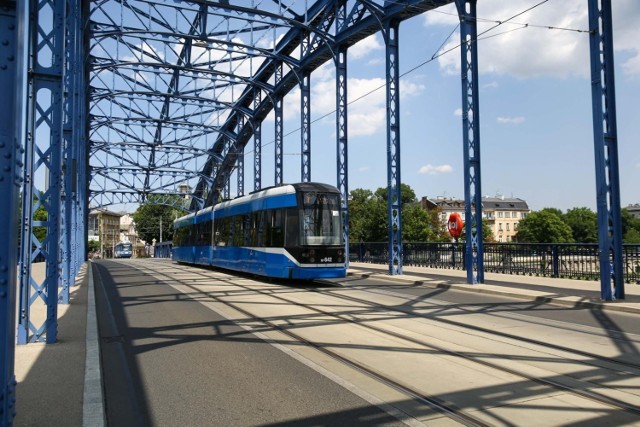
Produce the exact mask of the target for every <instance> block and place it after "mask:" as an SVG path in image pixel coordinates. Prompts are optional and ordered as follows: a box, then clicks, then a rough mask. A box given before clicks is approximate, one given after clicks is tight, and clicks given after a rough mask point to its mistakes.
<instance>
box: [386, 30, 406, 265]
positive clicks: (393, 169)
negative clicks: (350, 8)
mask: <svg viewBox="0 0 640 427" xmlns="http://www.w3.org/2000/svg"><path fill="white" fill-rule="evenodd" d="M399 29H400V23H399V22H398V21H396V20H387V21H385V23H384V37H385V47H386V49H385V53H386V80H387V214H388V236H389V240H388V251H389V274H391V275H397V274H402V194H401V184H402V180H401V178H400V171H401V167H400V71H399V69H400V58H399V52H400V48H399V46H400V42H399Z"/></svg>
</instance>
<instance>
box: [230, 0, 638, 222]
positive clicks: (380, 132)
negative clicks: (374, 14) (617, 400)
mask: <svg viewBox="0 0 640 427" xmlns="http://www.w3.org/2000/svg"><path fill="white" fill-rule="evenodd" d="M538 3H541V1H540V0H511V1H509V2H505V1H500V0H479V1H478V6H477V14H478V18H480V21H481V22H480V23H479V32H483V31H484V30H486V29H489V28H491V27H495V28H493V29H492V30H490V31H489V32H487V33H486V34H484V35H483V36H482V37H481V40H480V41H479V44H478V54H479V59H478V65H479V72H480V74H479V79H478V80H479V81H478V84H479V94H480V105H479V110H480V114H479V123H480V153H481V176H482V189H481V192H482V195H483V196H496V195H503V196H505V197H516V198H520V199H523V200H525V201H526V202H527V203H528V205H529V208H530V209H532V210H540V209H542V208H545V207H555V208H559V209H561V210H563V211H566V210H567V209H571V208H574V207H583V206H584V207H588V208H590V209H593V210H595V208H596V182H595V161H594V142H593V130H592V108H591V84H590V71H589V36H588V33H587V32H585V30H587V29H588V11H587V4H588V2H587V0H548V1H546V2H542V4H541V5H539V6H537V7H535V8H533V9H532V10H530V11H529V12H527V13H524V14H522V15H519V16H517V18H514V19H513V20H512V21H509V22H508V23H503V24H502V25H498V26H496V23H497V21H501V22H504V21H507V20H508V19H509V18H511V17H513V16H514V15H516V14H519V13H520V12H522V11H525V10H527V9H529V8H531V7H532V6H534V5H536V4H538ZM612 3H613V24H614V50H615V52H614V57H615V83H616V107H617V128H618V151H619V172H620V187H621V205H622V207H626V206H627V205H629V204H635V203H640V189H639V186H638V184H637V183H638V182H640V135H639V134H638V132H635V131H634V130H633V125H634V124H636V123H638V122H640V112H639V111H638V104H637V99H638V95H640V47H639V46H640V45H638V43H637V41H638V40H640V26H639V25H638V23H639V22H640V1H638V0H616V1H614V2H612ZM526 24H528V25H526ZM457 25H458V18H457V13H456V10H455V7H454V6H453V5H449V6H446V7H442V8H439V9H437V10H434V11H430V12H427V13H425V14H422V15H420V16H417V17H415V18H412V19H411V20H407V21H403V22H402V23H401V25H400V32H399V39H400V54H399V57H400V72H401V74H402V75H403V77H402V78H401V82H400V171H401V172H400V174H401V181H402V182H403V183H406V184H408V185H409V186H411V188H412V189H413V190H414V191H415V193H416V196H417V198H418V199H420V198H421V197H429V198H436V197H438V196H444V197H447V198H460V199H462V198H464V178H463V177H464V170H463V166H462V165H463V142H462V119H461V109H460V107H461V102H462V101H461V83H460V51H459V49H458V48H457V47H456V46H457V45H458V43H459V33H458V26H457ZM549 27H552V28H549ZM572 30H582V31H581V32H580V31H572ZM447 51H448V53H445V52H447ZM384 52H385V50H384V42H383V39H382V37H381V35H380V34H376V35H373V36H371V37H369V38H367V39H365V40H363V41H361V42H360V43H358V44H357V45H355V46H353V47H352V48H350V49H349V52H348V73H349V79H348V99H349V100H350V102H351V104H350V105H349V116H348V125H349V128H348V138H349V146H348V150H349V151H348V159H349V160H348V161H349V170H348V173H349V184H348V186H349V190H350V191H352V190H354V189H357V188H364V189H370V190H373V191H375V190H376V189H377V188H379V187H385V186H386V184H387V165H386V154H387V148H386V112H385V110H386V101H385V91H384V89H383V85H384V78H385V66H384V58H385V54H384ZM440 54H441V55H440ZM334 79H335V71H334V67H333V64H325V65H324V66H322V67H320V68H319V69H317V70H316V71H314V72H313V73H312V75H311V83H312V91H311V117H312V120H313V124H312V128H311V179H312V181H320V182H327V183H331V184H335V183H336V182H337V172H336V142H335V141H336V134H335V113H334V110H335V80H334ZM299 96H300V94H299V91H297V90H296V91H293V92H291V93H290V94H289V95H287V96H286V97H285V100H284V105H285V106H284V119H285V121H284V133H285V135H286V136H285V139H284V163H285V164H284V173H283V179H284V182H294V181H299V180H300V169H301V168H300V151H301V150H300V130H299V129H300V115H299V112H300V97H299ZM359 98H360V99H359ZM272 135H273V117H272V116H269V117H268V118H267V120H266V121H265V123H264V124H263V134H262V140H263V144H264V147H263V151H262V155H263V160H262V172H263V175H262V186H263V187H266V186H269V185H272V184H273V182H274V177H273V166H272V165H273V156H274V153H273V138H272ZM250 147H252V142H250V143H249V144H248V146H247V149H246V152H245V156H246V158H245V165H246V171H245V191H247V192H248V191H251V190H252V189H253V188H252V186H253V177H252V176H251V175H252V173H253V172H252V170H251V169H252V168H251V165H252V161H253V160H252V155H253V153H252V152H251V149H250ZM232 192H233V186H232Z"/></svg>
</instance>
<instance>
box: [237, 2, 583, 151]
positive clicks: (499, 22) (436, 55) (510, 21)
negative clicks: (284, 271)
mask: <svg viewBox="0 0 640 427" xmlns="http://www.w3.org/2000/svg"><path fill="white" fill-rule="evenodd" d="M387 1H388V3H397V4H404V3H401V2H398V1H394V0H387ZM548 1H549V0H542V1H540V2H538V3H536V4H534V5H532V6H530V7H528V8H526V9H524V10H522V11H521V12H518V13H516V14H515V15H513V16H511V17H510V18H507V19H504V20H496V19H486V18H477V17H476V18H475V20H476V22H488V23H494V24H495V25H493V26H491V27H489V28H488V29H486V30H483V31H482V32H480V33H478V35H477V36H476V38H475V39H472V40H471V42H474V41H475V42H478V41H482V40H487V39H490V38H493V37H497V36H501V35H504V34H508V33H511V32H515V31H520V30H523V29H527V28H541V29H547V30H561V31H572V32H577V33H589V30H580V29H575V28H563V27H556V26H549V25H539V24H530V23H516V22H513V20H514V19H516V18H518V17H519V16H522V15H524V14H525V13H527V12H530V11H531V10H533V9H536V8H538V7H540V6H542V5H543V4H545V3H547V2H548ZM411 7H419V6H411ZM423 9H424V11H431V12H436V13H442V14H446V15H451V16H457V17H458V18H460V17H461V16H460V15H459V14H453V13H448V12H443V11H438V10H436V9H427V8H423ZM505 24H510V25H519V26H520V27H518V28H514V29H510V30H506V31H503V32H501V33H497V34H492V35H488V36H485V37H482V36H483V35H485V34H487V33H489V32H491V31H493V30H495V29H496V28H498V27H500V26H502V25H505ZM459 26H460V24H457V25H456V26H455V27H454V29H453V30H452V31H451V32H450V33H449V35H448V36H447V37H446V38H445V40H444V41H443V42H442V44H441V45H440V46H439V47H438V49H436V51H435V52H434V54H433V55H432V56H431V57H430V58H429V59H427V60H425V61H423V62H421V63H419V64H417V65H415V66H413V67H412V68H410V69H408V70H407V71H404V72H402V73H400V74H399V76H398V78H402V77H405V76H407V75H408V74H411V73H413V72H414V71H416V70H418V69H419V68H422V67H424V66H425V65H427V64H429V63H431V62H433V61H435V60H436V59H438V58H440V57H441V56H444V55H446V54H448V53H450V52H452V51H454V50H456V49H458V48H460V47H461V46H462V45H463V43H465V42H462V43H458V44H456V45H454V46H452V47H450V48H449V49H446V50H441V49H442V48H443V46H445V45H446V44H447V41H448V40H449V39H450V38H451V36H452V35H453V34H454V33H455V32H456V30H457V29H458V28H459ZM384 87H386V83H384V84H382V85H380V86H377V87H375V88H373V89H371V90H370V91H368V92H366V93H364V94H362V95H360V96H359V97H357V98H354V99H352V100H351V101H348V102H347V105H352V104H355V103H356V102H358V101H360V100H362V99H364V98H366V97H368V96H370V95H372V94H373V93H375V92H377V91H379V90H380V89H383V88H384ZM336 111H337V110H336V109H334V110H331V111H329V112H327V113H325V114H323V115H321V116H318V117H316V118H314V119H312V120H311V121H310V122H309V124H310V125H311V124H314V123H317V122H319V121H320V120H323V119H325V118H327V117H329V116H331V115H333V114H335V113H336ZM301 129H302V128H301V127H298V128H295V129H292V130H291V131H289V132H287V133H285V134H283V136H282V138H283V139H284V138H285V137H288V136H291V135H293V134H295V133H297V132H299V131H300V130H301ZM275 142H276V141H275V140H271V141H269V142H266V143H264V144H262V148H264V147H267V146H269V145H271V144H274V143H275ZM253 152H254V150H249V151H245V152H244V155H245V156H246V155H249V154H251V153H253ZM285 154H286V153H285ZM288 155H290V154H288Z"/></svg>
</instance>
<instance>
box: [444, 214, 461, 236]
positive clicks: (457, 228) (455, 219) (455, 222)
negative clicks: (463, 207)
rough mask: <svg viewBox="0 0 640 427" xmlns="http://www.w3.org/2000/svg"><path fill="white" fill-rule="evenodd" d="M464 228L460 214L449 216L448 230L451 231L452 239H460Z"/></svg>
mask: <svg viewBox="0 0 640 427" xmlns="http://www.w3.org/2000/svg"><path fill="white" fill-rule="evenodd" d="M463 226H464V223H463V222H462V218H461V217H460V214H459V213H457V212H454V213H452V214H451V215H449V221H448V222H447V228H448V229H449V234H451V237H453V238H454V239H457V238H459V237H460V235H461V234H462V227H463Z"/></svg>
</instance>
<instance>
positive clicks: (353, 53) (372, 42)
mask: <svg viewBox="0 0 640 427" xmlns="http://www.w3.org/2000/svg"><path fill="white" fill-rule="evenodd" d="M383 47H384V46H383V45H382V43H380V40H378V35H377V34H372V35H370V36H369V37H367V38H366V39H362V40H360V41H359V42H358V43H356V44H354V45H353V46H351V47H350V48H349V50H348V52H349V56H350V57H351V58H353V59H360V58H363V57H365V56H367V55H368V54H369V53H370V52H372V51H374V50H381V49H382V48H383Z"/></svg>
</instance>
